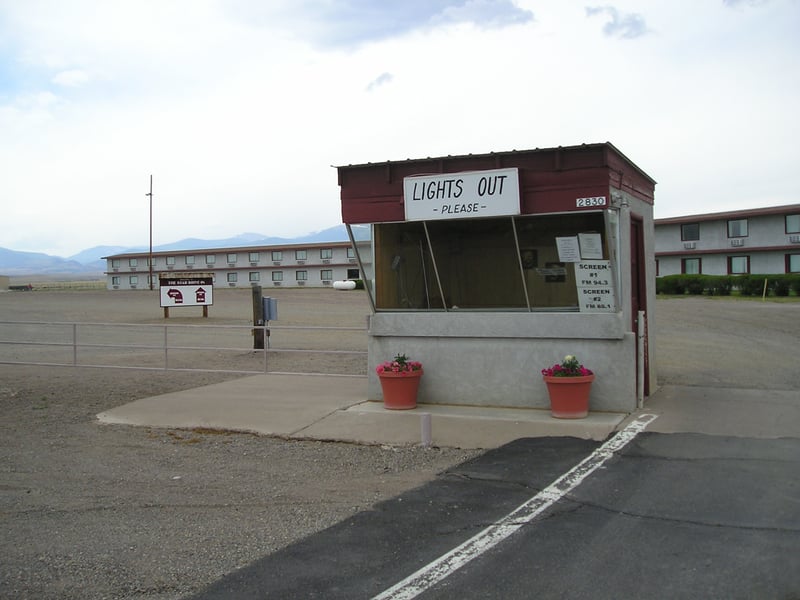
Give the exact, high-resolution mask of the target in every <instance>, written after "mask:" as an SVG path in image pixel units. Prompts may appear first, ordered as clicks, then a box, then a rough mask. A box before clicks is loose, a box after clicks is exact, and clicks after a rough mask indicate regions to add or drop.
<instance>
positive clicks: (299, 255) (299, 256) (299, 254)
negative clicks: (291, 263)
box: [294, 250, 307, 260]
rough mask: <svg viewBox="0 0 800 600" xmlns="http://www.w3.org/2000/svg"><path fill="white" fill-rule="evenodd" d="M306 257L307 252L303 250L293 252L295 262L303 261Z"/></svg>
mask: <svg viewBox="0 0 800 600" xmlns="http://www.w3.org/2000/svg"><path fill="white" fill-rule="evenodd" d="M306 256H307V252H306V251H305V250H295V251H294V258H295V260H305V259H306Z"/></svg>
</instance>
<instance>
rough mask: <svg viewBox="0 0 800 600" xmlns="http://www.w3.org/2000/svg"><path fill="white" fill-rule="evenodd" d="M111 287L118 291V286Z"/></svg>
mask: <svg viewBox="0 0 800 600" xmlns="http://www.w3.org/2000/svg"><path fill="white" fill-rule="evenodd" d="M111 287H113V288H114V289H115V290H118V289H119V286H118V285H112V286H111Z"/></svg>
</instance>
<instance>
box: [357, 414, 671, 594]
mask: <svg viewBox="0 0 800 600" xmlns="http://www.w3.org/2000/svg"><path fill="white" fill-rule="evenodd" d="M655 418H656V415H639V417H637V418H636V419H635V420H633V421H631V423H630V424H629V425H628V426H627V427H625V429H623V430H622V431H620V432H619V433H617V434H616V435H615V436H614V437H612V438H611V439H610V440H608V441H607V442H606V443H604V444H603V445H602V446H600V447H599V448H597V450H595V451H594V452H592V453H591V454H590V455H589V456H587V457H586V458H585V459H584V460H582V461H581V462H580V463H578V464H577V465H576V466H575V467H573V468H572V469H570V470H569V471H568V472H566V473H565V474H564V475H562V476H561V477H559V478H558V479H556V480H555V481H554V482H553V483H551V484H550V485H549V486H547V487H546V488H545V489H543V490H542V491H541V492H539V493H538V494H536V495H535V496H534V497H533V498H530V499H529V500H527V501H526V502H525V503H523V504H521V505H520V506H519V507H517V508H516V509H515V510H514V511H512V512H510V513H509V514H507V515H506V516H505V517H503V518H502V519H500V520H499V521H496V522H495V523H494V524H492V525H490V526H489V527H487V528H486V529H484V530H483V531H481V532H480V533H478V534H476V535H475V536H473V537H472V538H470V539H468V540H467V541H466V542H464V543H463V544H461V545H460V546H457V547H456V548H454V549H453V550H451V551H450V552H448V553H447V554H444V555H442V556H441V557H439V558H438V559H436V560H435V561H433V562H432V563H430V564H428V565H426V566H424V567H422V568H421V569H420V570H418V571H417V572H416V573H412V574H411V575H409V576H408V577H406V578H405V579H403V580H402V581H400V582H399V583H397V584H395V585H393V586H392V587H390V588H389V589H387V590H385V591H384V592H382V593H380V594H378V595H377V596H375V597H374V598H373V600H410V599H411V598H415V597H416V596H418V595H419V594H421V593H422V592H424V591H426V590H428V589H430V588H432V587H433V586H434V585H436V584H437V583H438V582H440V581H441V580H442V579H444V578H445V577H447V576H448V575H450V574H451V573H453V572H455V571H457V570H458V569H460V568H461V567H463V566H464V565H465V564H467V563H468V562H469V561H471V560H472V559H474V558H477V557H478V556H480V555H481V554H483V553H484V552H486V551H487V550H489V549H491V548H493V547H494V546H496V545H497V544H499V543H500V542H502V541H503V540H504V539H506V538H507V537H508V536H510V535H511V534H512V533H514V532H515V531H517V530H518V529H519V528H520V527H522V526H523V525H525V524H527V523H530V522H531V521H533V520H534V519H535V518H536V517H538V516H539V515H540V514H541V513H542V512H544V511H545V510H547V509H548V508H550V506H552V505H553V504H554V503H555V502H557V501H558V500H560V499H561V498H563V497H564V496H565V495H566V494H568V493H569V492H571V491H572V490H573V489H575V488H576V487H578V485H580V483H581V482H582V481H583V480H584V479H586V477H588V476H589V475H590V474H591V473H593V472H594V471H595V470H597V469H599V468H600V467H601V466H603V464H605V462H606V461H607V460H608V459H609V458H611V457H612V456H613V455H614V453H615V452H617V451H619V450H621V449H622V448H624V447H625V446H626V445H627V444H628V443H629V442H630V441H631V440H633V438H635V437H636V436H637V435H638V434H639V433H641V432H642V431H644V429H645V428H646V427H647V425H649V424H650V423H651V422H652V421H653V420H655Z"/></svg>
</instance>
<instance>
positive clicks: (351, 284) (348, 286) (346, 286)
mask: <svg viewBox="0 0 800 600" xmlns="http://www.w3.org/2000/svg"><path fill="white" fill-rule="evenodd" d="M333 289H335V290H354V289H356V282H355V281H334V282H333Z"/></svg>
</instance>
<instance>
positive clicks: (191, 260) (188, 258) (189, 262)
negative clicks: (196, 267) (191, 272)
mask: <svg viewBox="0 0 800 600" xmlns="http://www.w3.org/2000/svg"><path fill="white" fill-rule="evenodd" d="M183 261H184V262H185V263H186V264H187V265H193V264H194V256H191V255H189V256H184V257H183Z"/></svg>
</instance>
